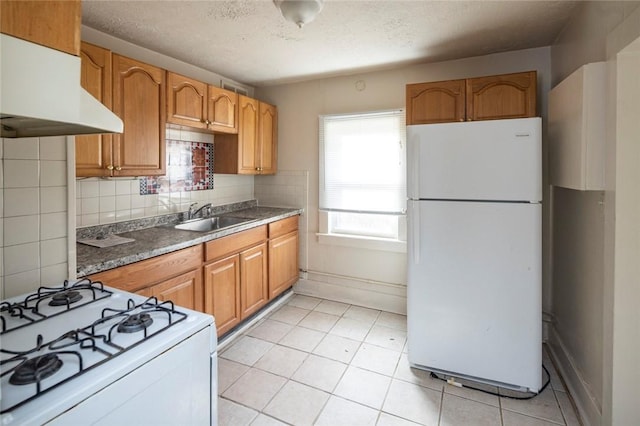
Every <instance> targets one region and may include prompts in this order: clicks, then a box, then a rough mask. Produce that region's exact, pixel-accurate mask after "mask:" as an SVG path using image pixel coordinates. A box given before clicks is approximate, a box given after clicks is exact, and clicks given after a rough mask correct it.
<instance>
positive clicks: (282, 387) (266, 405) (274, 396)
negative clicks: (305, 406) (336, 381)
mask: <svg viewBox="0 0 640 426" xmlns="http://www.w3.org/2000/svg"><path fill="white" fill-rule="evenodd" d="M289 382H294V383H296V384H299V385H302V386H307V387H309V388H311V389H313V390H318V391H320V392H322V393H325V394H327V395H329V397H328V398H327V400H326V401H325V402H324V404H323V405H322V408H321V409H320V411H319V412H318V414H317V415H316V417H315V418H314V420H313V422H312V423H311V425H313V424H315V422H316V421H317V420H318V416H320V413H322V410H324V407H325V406H326V405H327V402H328V401H329V398H331V395H333V394H332V393H329V392H327V391H325V390H322V389H318V388H315V387H313V386H310V385H307V384H306V383H300V382H298V381H296V380H292V379H287V381H286V382H284V384H283V385H282V386H281V387H280V389H278V391H277V392H276V393H275V394H273V396H272V397H271V399H270V400H269V402H267V403H266V404H265V406H264V407H263V408H262V410H260V412H261V413H263V414H265V415H268V416H270V417H273V418H274V419H276V420H278V421H280V422H283V423H286V424H288V425H290V424H291V423H289V422H287V421H286V420H284V419H281V418H280V417H276V416H275V415H273V414H266V413H264V410H266V408H267V407H268V406H269V404H271V403H272V402H273V400H274V399H275V398H276V396H278V394H280V392H281V391H282V390H283V389H284V388H285V386H287V383H289ZM296 426H298V425H296Z"/></svg>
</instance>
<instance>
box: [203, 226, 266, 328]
mask: <svg viewBox="0 0 640 426" xmlns="http://www.w3.org/2000/svg"><path fill="white" fill-rule="evenodd" d="M266 240H267V226H266V225H263V226H259V227H256V228H253V229H248V230H246V231H242V232H238V233H236V234H232V235H228V236H226V237H222V238H218V239H216V240H212V241H209V242H208V243H205V262H209V261H213V262H212V263H205V266H204V271H205V274H204V275H205V276H204V287H205V294H204V297H205V310H206V312H207V313H210V314H212V315H213V316H214V317H215V318H216V326H217V327H218V336H221V335H223V334H224V333H226V332H227V331H229V330H231V329H232V328H233V327H235V326H236V325H237V324H238V323H239V322H240V321H242V320H243V319H245V318H247V317H249V316H250V315H251V314H253V313H254V312H256V311H257V310H258V309H260V308H261V307H262V306H264V305H265V304H266V303H267V301H268V298H269V297H268V281H267V279H268V272H267V266H268V263H267V243H266Z"/></svg>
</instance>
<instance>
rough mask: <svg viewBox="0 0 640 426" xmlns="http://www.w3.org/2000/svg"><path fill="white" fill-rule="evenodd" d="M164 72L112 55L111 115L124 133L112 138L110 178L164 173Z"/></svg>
mask: <svg viewBox="0 0 640 426" xmlns="http://www.w3.org/2000/svg"><path fill="white" fill-rule="evenodd" d="M165 85H166V81H165V71H164V70H163V69H161V68H158V67H154V66H152V65H149V64H145V63H143V62H139V61H136V60H134V59H131V58H127V57H125V56H120V55H116V54H113V112H114V113H116V114H117V115H118V116H119V117H120V118H121V119H122V121H123V122H124V132H123V133H121V134H115V135H113V169H114V170H113V176H151V175H154V176H155V175H163V174H165V169H166V165H165V117H166V114H165V113H166V109H165V95H166V89H165Z"/></svg>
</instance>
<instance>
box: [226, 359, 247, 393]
mask: <svg viewBox="0 0 640 426" xmlns="http://www.w3.org/2000/svg"><path fill="white" fill-rule="evenodd" d="M232 362H235V361H232ZM238 364H240V365H245V366H246V364H241V363H238ZM251 368H253V367H249V368H247V370H246V371H245V372H244V373H242V374H241V375H239V376H238V377H237V378H236V379H235V380H234V381H233V382H231V383H230V384H229V386H227V387H226V388H225V390H223V391H222V392H220V391H218V395H222V394H223V393H224V392H226V391H227V390H229V389H230V388H231V386H233V385H235V384H236V382H237V381H238V380H240V379H241V378H242V377H243V376H244V375H245V374H247V373H248V372H249V371H251ZM218 383H219V382H218Z"/></svg>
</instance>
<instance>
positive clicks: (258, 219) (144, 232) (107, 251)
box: [76, 206, 302, 277]
mask: <svg viewBox="0 0 640 426" xmlns="http://www.w3.org/2000/svg"><path fill="white" fill-rule="evenodd" d="M301 213H302V209H296V208H280V207H257V206H253V207H249V208H244V209H242V210H235V211H230V212H223V213H216V212H214V214H215V215H220V216H225V215H226V216H234V217H243V218H247V219H250V220H251V221H250V222H245V223H242V224H240V225H238V226H234V227H229V228H225V229H221V230H219V231H214V232H209V233H202V232H194V231H181V230H178V229H175V228H173V223H177V222H178V221H179V215H171V216H174V217H168V219H167V220H166V221H165V222H167V221H168V222H169V223H165V224H160V225H158V226H155V227H147V228H144V229H136V230H126V231H125V232H120V231H119V230H118V227H117V226H113V225H112V226H111V227H107V228H106V232H108V233H116V234H117V235H119V236H121V237H125V238H133V239H134V240H135V241H134V242H131V243H126V244H121V245H117V246H113V247H106V248H97V247H92V246H88V245H85V244H80V243H77V244H76V250H77V274H78V277H83V276H86V275H90V274H95V273H97V272H102V271H106V270H107V269H113V268H117V267H118V266H123V265H128V264H130V263H134V262H138V261H140V260H144V259H149V258H151V257H155V256H160V255H162V254H165V253H170V252H172V251H176V250H180V249H183V248H185V247H190V246H194V245H197V244H201V243H204V242H207V241H210V240H214V239H216V238H220V237H224V236H225V235H229V234H234V233H236V232H239V231H244V230H246V229H250V228H253V227H256V226H260V225H264V224H266V223H269V222H274V221H276V220H280V219H284V218H287V217H290V216H295V215H298V214H301ZM172 222H173V223H172ZM131 227H132V226H131V225H130V224H129V226H128V228H131ZM125 229H126V228H125ZM89 232H90V231H84V235H85V236H88V235H89V234H88V233H89ZM94 232H95V231H94ZM80 235H83V234H82V233H80Z"/></svg>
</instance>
